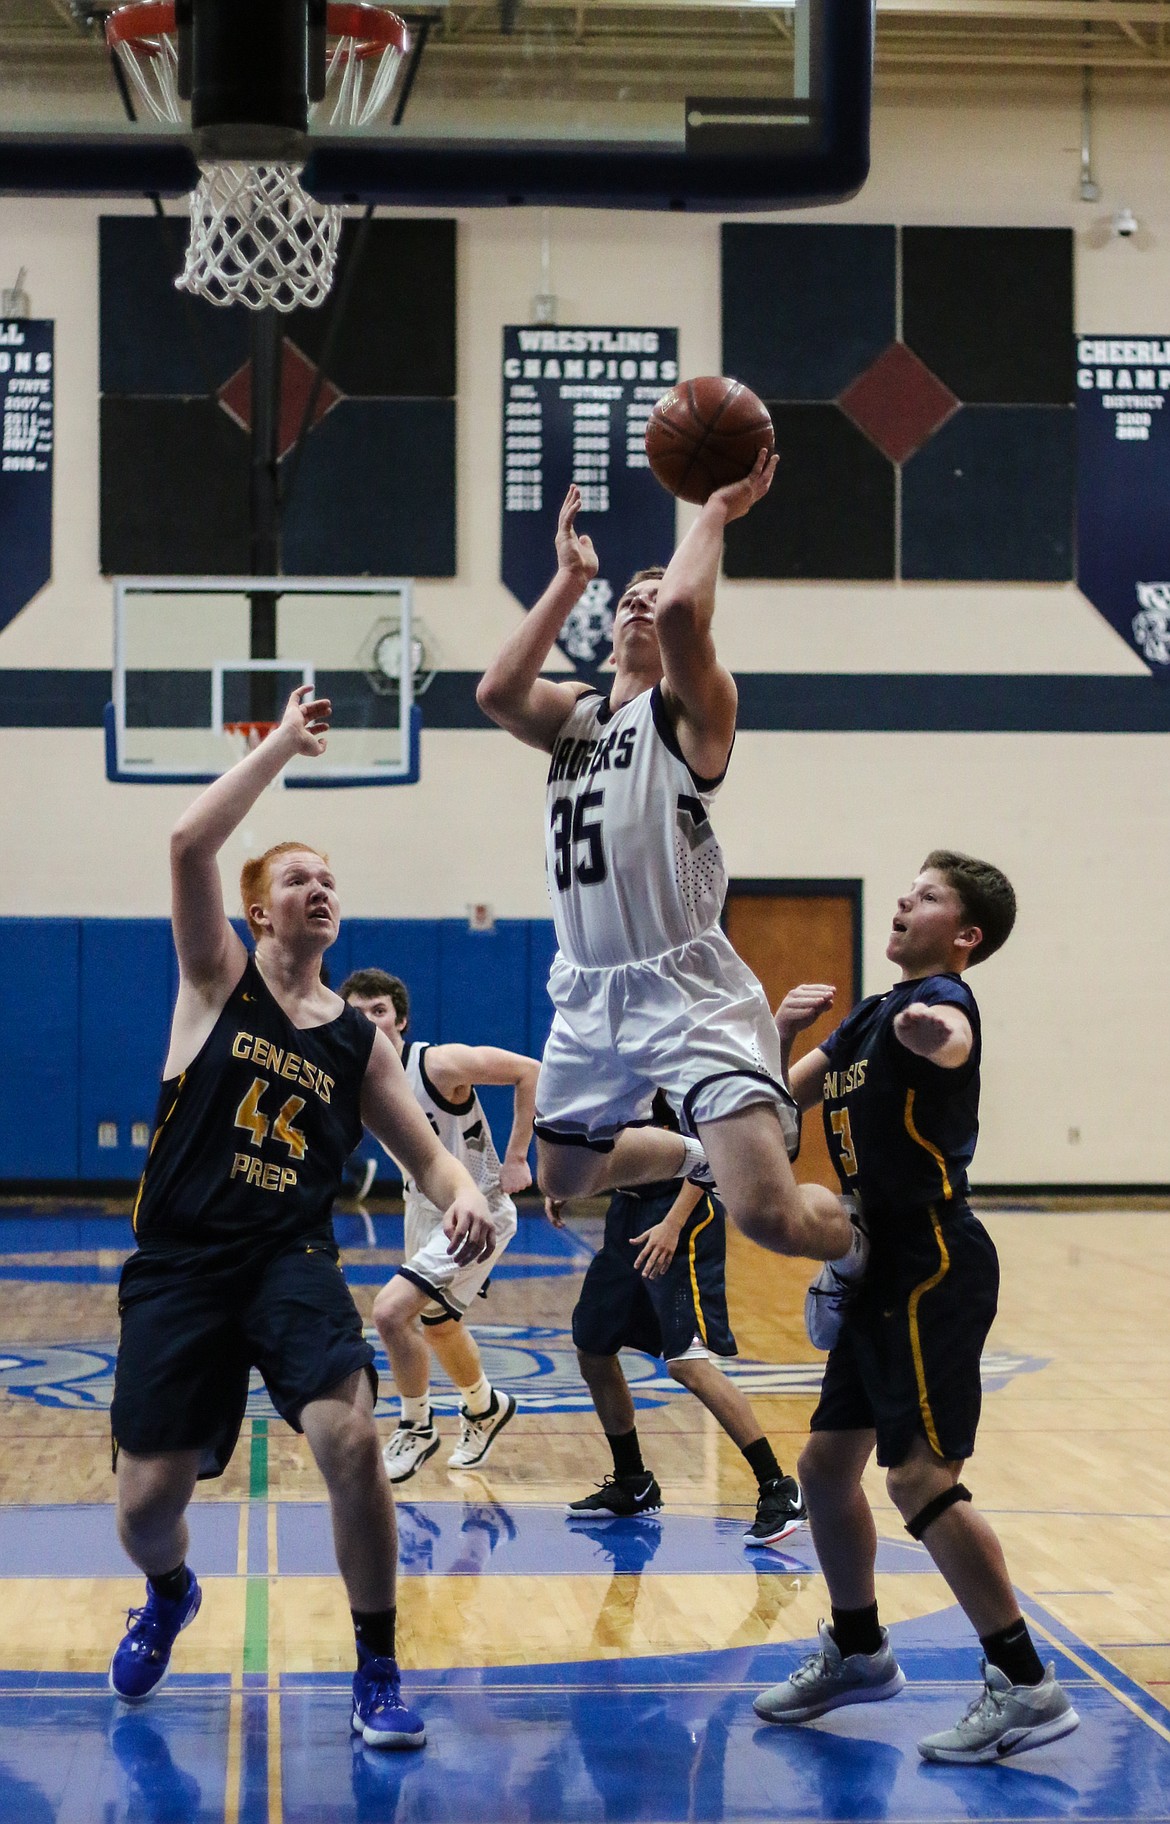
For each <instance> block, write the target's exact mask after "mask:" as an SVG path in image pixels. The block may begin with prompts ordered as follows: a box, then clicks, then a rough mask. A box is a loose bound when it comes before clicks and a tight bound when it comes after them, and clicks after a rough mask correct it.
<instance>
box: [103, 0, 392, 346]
mask: <svg viewBox="0 0 1170 1824" xmlns="http://www.w3.org/2000/svg"><path fill="white" fill-rule="evenodd" d="M338 10H339V12H341V13H342V14H343V16H348V15H350V14H358V15H359V19H358V23H359V24H360V23H361V20H360V14H361V12H362V11H363V9H362V8H359V7H346V8H344V9H340V8H339V9H338ZM364 10H365V11H366V12H370V11H372V10H373V9H372V8H366V9H364ZM383 10H388V9H383ZM391 17H392V18H393V17H394V15H391ZM395 23H396V24H397V25H398V26H399V27H401V21H400V20H396V21H395ZM173 29H174V21H173V17H172V18H171V21H170V24H169V25H166V26H163V27H162V28H161V29H159V30H157V31H153V32H148V33H145V34H144V35H142V36H139V37H135V38H129V39H119V40H118V41H117V45H116V48H117V53H118V57H119V60H120V62H121V64H122V67H123V69H124V70H125V71H126V74H127V76H128V78H129V79H130V82H131V84H132V85H133V87H134V90H135V91H136V93H137V95H138V98H139V100H140V101H141V102H142V103H144V104H145V106H146V107H147V108H148V110H149V111H150V113H152V114H153V115H154V117H155V119H156V120H162V121H166V122H168V123H169V124H171V125H174V126H179V125H181V124H182V120H183V114H182V110H181V108H180V105H179V98H178V87H177V68H178V60H177V56H176V52H175V44H174V39H173V37H172V36H171V33H172V32H173ZM406 43H407V40H406V37H405V34H402V43H401V45H399V44H396V43H393V42H386V43H382V42H381V40H380V35H379V38H378V41H377V42H376V43H375V44H374V45H373V46H370V45H369V44H367V43H366V42H365V41H364V40H359V39H356V38H354V37H353V36H351V35H348V34H343V35H341V36H339V37H338V39H337V41H336V43H335V44H334V46H333V48H332V51H331V54H330V57H329V64H328V71H327V75H326V84H325V99H324V101H323V103H322V104H321V107H320V110H319V112H320V114H321V116H322V117H323V118H325V119H327V120H328V121H329V122H330V123H331V124H332V125H333V126H336V127H341V128H346V127H363V126H366V125H368V124H369V122H370V121H372V120H374V119H376V117H377V115H378V114H379V113H380V111H381V110H382V108H383V107H385V105H386V103H387V101H388V100H389V97H390V95H391V92H392V90H393V87H394V81H395V77H396V75H397V71H398V65H399V63H400V62H401V57H402V47H403V46H405V44H406ZM315 112H316V111H315ZM199 169H200V171H201V172H202V174H203V175H202V177H201V178H200V180H199V183H198V185H197V186H196V188H195V189H194V190H193V191H192V193H191V198H190V204H191V240H190V244H189V246H188V248H187V263H186V265H185V266H184V268H183V271H182V273H181V274H180V275H179V277H178V278H177V279H176V280H175V284H176V286H178V287H179V289H180V290H182V291H190V292H194V293H195V294H196V295H197V296H198V297H202V298H207V299H209V300H210V302H211V303H212V304H246V305H247V306H248V308H249V309H250V310H262V309H264V308H265V307H266V306H269V305H270V306H271V307H272V308H273V309H274V310H295V309H296V308H297V307H298V305H308V306H314V305H318V304H321V303H323V302H324V300H325V297H326V295H327V293H328V291H329V287H330V285H331V284H332V283H333V268H334V265H335V263H336V260H337V246H338V240H339V238H340V234H341V219H342V212H341V209H340V208H339V207H338V206H337V205H336V204H334V203H318V202H316V201H315V200H314V198H313V197H311V196H310V195H309V193H308V191H307V190H306V189H305V188H304V186H303V185H302V183H301V181H300V178H301V172H302V171H303V170H304V166H303V165H245V164H219V163H215V164H212V163H206V164H205V163H203V162H202V161H201V162H200V166H199Z"/></svg>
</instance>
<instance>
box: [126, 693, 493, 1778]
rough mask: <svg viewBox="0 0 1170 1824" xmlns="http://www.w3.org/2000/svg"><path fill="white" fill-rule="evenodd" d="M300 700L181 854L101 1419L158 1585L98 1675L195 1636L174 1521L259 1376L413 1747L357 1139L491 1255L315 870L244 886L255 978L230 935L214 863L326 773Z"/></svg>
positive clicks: (207, 808) (192, 1587)
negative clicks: (412, 1180) (347, 1184)
mask: <svg viewBox="0 0 1170 1824" xmlns="http://www.w3.org/2000/svg"><path fill="white" fill-rule="evenodd" d="M306 694H307V693H306V691H305V690H303V689H302V690H297V691H294V693H293V695H292V697H290V699H289V702H288V707H287V708H286V710H285V713H284V718H283V720H282V721H281V723H280V725H279V727H278V728H277V729H275V730H274V731H273V733H272V734H270V735H269V736H268V738H267V740H265V741H263V742H262V743H261V744H260V745H259V746H258V747H257V748H255V749H254V751H253V752H251V753H250V754H248V755H246V756H245V758H244V759H243V760H241V761H240V762H239V763H238V765H236V766H234V767H233V768H232V769H231V771H230V772H228V773H225V774H224V776H223V777H222V778H221V779H218V780H216V781H215V783H214V784H212V785H210V786H208V788H207V790H206V791H205V792H203V793H202V794H201V796H200V797H199V798H197V799H196V801H195V803H194V804H193V805H192V806H191V807H190V809H189V810H187V811H186V812H184V814H183V816H182V817H181V818H180V819H179V821H178V823H177V824H176V826H175V829H174V832H173V834H172V836H171V884H172V907H173V911H172V918H173V928H174V938H175V947H176V949H177V951H178V957H179V992H178V998H177V1000H176V1003H175V1012H174V1018H173V1021H172V1025H171V1036H170V1047H169V1051H168V1054H167V1060H166V1067H165V1071H164V1077H163V1084H162V1091H161V1096H160V1101H159V1112H158V1117H157V1122H156V1126H155V1132H154V1137H153V1139H152V1141H151V1146H150V1152H149V1155H148V1158H147V1165H146V1170H145V1172H144V1174H143V1178H142V1183H141V1185H140V1187H139V1192H138V1197H137V1201H136V1203H135V1208H134V1228H135V1234H136V1236H137V1240H138V1251H137V1252H136V1253H135V1254H133V1255H131V1257H130V1259H129V1260H128V1261H127V1262H126V1265H125V1268H124V1269H123V1273H122V1279H121V1285H120V1298H119V1309H120V1315H121V1336H120V1341H119V1347H118V1361H117V1368H116V1371H115V1381H114V1397H113V1404H112V1409H111V1414H110V1421H111V1427H112V1431H113V1436H114V1448H115V1456H116V1465H117V1477H118V1482H117V1491H118V1532H119V1536H120V1538H121V1541H122V1544H123V1546H124V1547H125V1549H126V1551H127V1552H128V1553H129V1555H130V1557H131V1558H132V1559H133V1560H134V1562H135V1564H137V1565H138V1566H139V1568H140V1569H141V1570H143V1571H145V1573H146V1576H147V1594H146V1602H145V1605H144V1606H143V1607H142V1608H141V1609H136V1610H131V1612H130V1616H129V1623H130V1625H129V1628H128V1631H127V1633H126V1635H125V1637H124V1638H123V1640H122V1641H121V1643H120V1644H119V1646H118V1647H117V1649H116V1651H115V1653H114V1656H113V1659H112V1661H111V1664H110V1684H111V1686H112V1688H113V1690H114V1691H115V1692H116V1693H117V1694H118V1696H119V1697H121V1698H124V1699H126V1700H127V1701H128V1702H134V1701H137V1700H139V1699H141V1698H144V1697H148V1696H149V1695H150V1693H151V1692H152V1691H153V1690H155V1689H156V1687H157V1686H158V1685H159V1683H160V1682H161V1680H162V1678H163V1677H164V1676H165V1674H166V1671H167V1666H168V1663H169V1659H170V1653H171V1648H172V1646H173V1644H174V1641H175V1638H176V1636H177V1635H178V1633H179V1631H180V1630H181V1629H182V1628H184V1627H186V1626H187V1625H188V1623H189V1622H190V1621H192V1620H193V1619H194V1617H195V1614H196V1612H197V1610H198V1608H199V1603H200V1600H201V1595H200V1589H199V1585H198V1583H197V1582H196V1580H195V1577H194V1575H193V1573H192V1572H191V1571H190V1570H189V1569H188V1568H187V1564H186V1553H187V1543H188V1534H187V1524H186V1520H185V1518H184V1515H185V1510H186V1507H187V1504H188V1502H189V1501H190V1499H191V1495H192V1493H193V1492H194V1488H195V1482H196V1479H197V1478H198V1477H200V1476H215V1475H219V1474H220V1473H221V1472H222V1471H223V1469H224V1467H225V1465H226V1464H227V1462H228V1460H229V1458H230V1457H231V1454H232V1451H233V1449H234V1447H235V1444H236V1440H237V1437H238V1435H239V1429H240V1425H241V1422H242V1420H243V1416H244V1411H245V1407H246V1403H247V1397H248V1373H249V1369H250V1368H251V1367H253V1366H255V1367H257V1368H259V1370H260V1372H261V1374H262V1375H263V1377H264V1381H265V1385H266V1386H267V1388H268V1391H269V1394H270V1395H271V1397H272V1401H273V1404H274V1405H275V1406H276V1408H277V1410H278V1411H279V1412H280V1413H281V1415H282V1416H283V1417H284V1418H285V1419H287V1420H288V1422H289V1424H290V1425H292V1426H293V1427H294V1428H295V1429H296V1430H298V1431H303V1432H304V1434H305V1436H306V1437H307V1439H308V1441H309V1447H310V1449H311V1450H312V1453H313V1456H314V1458H315V1459H316V1462H317V1465H318V1467H319V1469H320V1470H321V1473H322V1475H323V1477H324V1479H325V1484H326V1487H327V1489H328V1493H329V1501H330V1506H331V1509H332V1516H333V1534H334V1542H335V1545H336V1550H337V1559H338V1565H339V1567H340V1570H341V1574H342V1578H343V1580H344V1583H345V1586H346V1591H347V1593H348V1596H349V1602H350V1607H351V1610H352V1613H353V1621H354V1631H355V1635H356V1638H357V1654H358V1670H357V1672H356V1673H355V1675H354V1685H353V1710H352V1725H353V1729H354V1731H355V1732H356V1733H359V1734H361V1735H362V1736H363V1737H364V1739H365V1741H366V1742H367V1743H369V1744H370V1746H372V1747H418V1746H421V1745H422V1743H423V1741H424V1740H425V1731H424V1728H423V1724H422V1720H421V1718H419V1717H418V1716H417V1715H416V1714H415V1713H414V1711H412V1710H410V1709H409V1708H408V1707H407V1706H406V1705H405V1704H404V1703H403V1701H402V1696H401V1692H400V1687H399V1679H398V1667H397V1663H396V1660H395V1657H394V1651H395V1648H394V1620H395V1608H394V1578H395V1560H396V1541H395V1532H394V1507H393V1501H392V1499H391V1495H390V1489H389V1485H388V1483H387V1481H386V1478H385V1475H384V1473H383V1469H382V1463H381V1458H380V1456H379V1452H378V1438H377V1434H376V1432H375V1429H374V1400H375V1396H376V1391H377V1383H376V1377H375V1376H374V1372H373V1368H372V1365H371V1364H372V1361H373V1350H372V1349H371V1348H370V1345H369V1344H368V1343H367V1342H366V1340H365V1337H364V1336H363V1334H362V1323H361V1319H360V1317H359V1315H358V1312H357V1309H356V1307H355V1305H354V1302H353V1299H352V1298H351V1296H350V1293H349V1290H348V1288H347V1287H346V1284H345V1281H344V1279H343V1278H342V1275H341V1269H340V1266H339V1265H338V1260H337V1249H336V1246H335V1244H334V1240H333V1230H332V1222H331V1212H332V1204H333V1199H334V1196H335V1195H336V1193H337V1190H338V1187H339V1185H340V1183H341V1174H342V1168H343V1166H344V1164H345V1160H346V1158H347V1156H348V1155H349V1153H350V1152H351V1151H352V1149H353V1147H354V1145H355V1143H356V1141H357V1139H358V1137H359V1135H360V1133H361V1128H362V1124H363V1122H364V1123H365V1125H366V1126H368V1127H369V1128H370V1129H371V1130H372V1132H373V1133H375V1134H376V1135H377V1136H378V1137H379V1138H381V1139H384V1140H385V1142H386V1144H387V1145H391V1146H393V1148H394V1151H395V1154H396V1155H397V1156H398V1157H399V1158H401V1159H403V1160H404V1161H405V1162H406V1163H407V1164H408V1166H409V1169H410V1172H411V1173H412V1175H413V1176H414V1177H416V1178H417V1179H418V1181H419V1182H420V1183H421V1184H423V1185H425V1187H426V1189H427V1191H428V1193H429V1194H430V1196H431V1197H433V1198H434V1200H435V1201H436V1202H437V1203H441V1204H442V1205H444V1206H445V1207H446V1208H447V1218H446V1229H447V1234H448V1237H449V1244H450V1247H451V1250H452V1252H453V1254H454V1255H455V1256H456V1258H459V1259H467V1260H472V1259H477V1258H479V1257H480V1256H481V1255H482V1254H484V1253H485V1252H487V1251H490V1248H491V1245H492V1227H491V1222H490V1219H489V1215H488V1210H487V1205H486V1203H485V1202H484V1199H483V1198H482V1196H481V1195H480V1193H479V1191H478V1190H477V1189H476V1187H475V1185H474V1183H473V1182H472V1180H471V1178H470V1177H469V1175H468V1174H467V1172H466V1171H465V1170H464V1169H463V1167H462V1166H461V1165H459V1164H458V1163H457V1162H456V1161H455V1160H454V1159H452V1158H451V1157H450V1155H449V1154H448V1153H446V1152H445V1151H444V1150H443V1148H442V1147H441V1146H440V1144H439V1141H438V1139H437V1138H436V1136H435V1135H434V1134H433V1133H432V1131H431V1129H430V1127H429V1126H428V1125H427V1122H426V1119H425V1117H424V1116H423V1114H422V1111H421V1110H420V1109H419V1107H418V1105H417V1103H416V1102H415V1100H414V1098H413V1096H412V1095H411V1093H410V1090H409V1088H408V1087H407V1083H406V1079H405V1077H404V1075H403V1072H402V1066H401V1064H400V1063H399V1061H398V1058H397V1056H396V1054H395V1051H394V1048H393V1046H392V1045H391V1044H390V1042H389V1040H388V1039H386V1038H384V1037H383V1035H382V1034H381V1033H379V1032H378V1031H377V1030H376V1028H375V1027H373V1026H372V1025H371V1024H370V1022H369V1021H368V1020H367V1019H366V1018H365V1017H364V1016H363V1015H362V1014H360V1013H358V1012H356V1011H355V1010H354V1009H352V1008H349V1007H347V1006H346V1005H345V1003H344V1001H342V1000H341V999H340V998H339V996H338V995H336V994H334V993H333V992H332V990H331V989H329V988H327V987H326V986H325V984H324V982H323V981H322V977H321V959H322V957H323V955H324V953H325V951H326V950H327V949H328V948H329V946H330V944H332V943H333V941H334V939H335V938H336V936H337V931H338V900H337V891H336V887H335V884H334V879H333V874H332V872H331V870H330V868H329V865H328V862H327V861H326V859H325V858H324V857H323V856H322V855H320V854H318V853H317V852H316V851H315V850H313V849H311V848H308V847H307V846H306V845H304V844H301V843H282V844H280V845H279V846H278V847H276V848H274V849H270V850H269V851H268V852H267V854H265V855H264V856H262V857H260V859H259V860H258V861H255V862H249V863H248V864H247V865H246V866H245V868H244V871H243V874H242V876H241V882H240V885H241V894H242V898H243V903H244V910H245V913H246V915H247V919H248V923H249V925H250V927H251V929H252V933H253V935H254V937H255V939H256V949H255V954H254V955H252V956H250V955H249V953H248V951H247V950H246V949H245V947H244V945H243V944H242V943H241V942H240V939H239V938H238V937H237V936H236V933H235V932H234V931H233V929H232V927H231V925H230V924H229V922H228V919H227V916H226V914H225V912H224V905H223V888H222V885H221V883H220V876H219V866H218V861H217V857H218V854H219V851H220V849H222V847H223V845H224V843H225V842H226V841H227V839H228V838H229V836H230V835H231V834H232V832H233V830H235V829H236V828H237V826H238V825H239V823H240V821H241V819H242V818H243V817H244V816H245V815H246V813H247V812H248V810H249V809H250V808H251V806H252V805H253V804H254V803H255V801H256V799H257V798H258V797H259V796H260V793H261V792H262V791H263V790H264V788H265V786H267V785H269V784H271V782H272V781H273V780H274V779H275V778H276V777H277V775H278V773H279V772H280V771H281V769H282V767H284V765H285V764H286V763H287V762H288V761H289V760H291V759H292V757H293V755H294V754H310V755H312V754H319V753H321V752H322V751H323V750H324V747H325V737H326V732H327V729H328V719H329V709H330V706H329V704H328V702H327V701H325V700H318V701H313V702H306V701H305V697H306Z"/></svg>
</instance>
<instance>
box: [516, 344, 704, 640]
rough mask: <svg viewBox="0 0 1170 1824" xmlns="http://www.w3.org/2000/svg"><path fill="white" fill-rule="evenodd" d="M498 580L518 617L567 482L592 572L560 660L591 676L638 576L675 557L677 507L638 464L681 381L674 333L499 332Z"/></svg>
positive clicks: (541, 570) (544, 560)
mask: <svg viewBox="0 0 1170 1824" xmlns="http://www.w3.org/2000/svg"><path fill="white" fill-rule="evenodd" d="M503 379H504V386H503V397H504V420H503V458H504V459H503V501H502V508H503V511H502V525H501V536H500V576H501V580H502V581H503V583H504V584H505V586H506V587H507V588H508V589H510V590H511V592H512V594H513V595H514V596H515V597H516V599H517V601H518V602H520V603H521V604H522V606H523V607H525V608H531V607H532V605H533V603H534V602H535V601H536V600H537V599H538V598H539V597H540V596H541V595H542V594H543V593H544V590H545V589H546V587H547V586H548V583H549V580H550V578H551V576H552V574H553V571H554V569H555V567H556V552H555V550H554V548H553V541H554V539H555V537H556V529H557V516H558V514H559V512H560V509H561V503H562V501H563V500H564V498H565V493H566V490H567V489H568V486H569V483H570V482H571V481H575V482H576V483H577V485H578V486H579V487H580V489H581V503H582V504H581V512H580V514H579V516H578V520H577V524H578V527H579V529H580V530H581V531H582V532H587V533H588V534H589V536H590V538H591V539H592V540H593V543H594V545H595V546H596V549H597V554H598V557H599V559H600V569H599V570H598V573H597V575H596V577H595V578H594V579H593V581H592V582H591V583H590V584H589V587H588V588H587V589H586V591H585V593H584V595H583V596H582V598H581V600H580V601H579V602H578V604H577V606H576V607H575V608H574V610H573V612H572V614H571V615H570V616H569V619H568V621H567V622H566V623H565V628H564V631H563V633H562V635H561V639H560V646H561V650H562V651H563V652H564V653H566V654H567V656H568V657H569V658H570V659H572V660H573V662H574V663H575V664H577V665H579V666H581V667H583V668H585V669H587V670H591V669H596V667H597V666H599V665H600V664H602V663H603V662H604V660H605V659H606V658H607V657H608V656H609V650H610V634H611V631H612V628H613V610H614V608H615V606H616V604H617V602H618V600H619V598H620V596H621V592H622V590H623V589H624V588H625V586H626V583H627V582H628V581H629V579H630V577H631V575H632V574H633V572H634V571H635V570H641V569H643V568H644V567H645V566H646V565H648V564H665V563H667V562H668V561H669V559H670V555H671V552H672V551H673V550H674V500H673V497H672V496H671V495H669V494H668V493H667V492H666V490H665V489H664V488H663V487H661V486H660V484H659V483H658V482H657V481H655V479H654V477H653V475H652V474H651V473H650V470H649V468H648V466H647V463H646V450H645V442H644V438H645V431H646V420H647V418H648V417H649V416H650V412H651V410H652V408H653V406H654V402H655V400H657V399H659V398H661V396H662V394H663V393H665V392H667V391H668V390H669V389H670V387H671V386H673V384H674V382H675V381H676V380H677V379H678V330H677V329H558V328H555V327H550V326H544V325H536V324H530V325H526V326H524V327H523V328H505V330H504V368H503Z"/></svg>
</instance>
